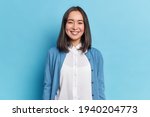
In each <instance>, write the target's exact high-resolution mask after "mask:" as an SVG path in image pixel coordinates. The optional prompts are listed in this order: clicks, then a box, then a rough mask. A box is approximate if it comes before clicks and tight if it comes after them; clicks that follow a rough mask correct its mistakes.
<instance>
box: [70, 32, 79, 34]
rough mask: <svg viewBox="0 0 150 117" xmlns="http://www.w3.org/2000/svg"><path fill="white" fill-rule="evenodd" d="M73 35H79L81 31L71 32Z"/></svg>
mask: <svg viewBox="0 0 150 117" xmlns="http://www.w3.org/2000/svg"><path fill="white" fill-rule="evenodd" d="M70 32H71V34H72V35H78V34H79V31H70Z"/></svg>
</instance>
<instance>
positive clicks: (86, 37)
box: [57, 6, 92, 52]
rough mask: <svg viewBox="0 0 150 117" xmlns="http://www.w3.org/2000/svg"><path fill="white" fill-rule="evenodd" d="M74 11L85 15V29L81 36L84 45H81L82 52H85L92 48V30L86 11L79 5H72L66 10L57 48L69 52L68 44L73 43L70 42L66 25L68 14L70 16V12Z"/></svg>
mask: <svg viewBox="0 0 150 117" xmlns="http://www.w3.org/2000/svg"><path fill="white" fill-rule="evenodd" d="M72 11H79V12H80V13H81V14H82V16H83V20H84V26H85V31H84V33H83V35H82V37H81V44H82V46H81V48H80V50H81V51H82V52H85V51H86V50H87V49H90V48H91V43H92V39H91V31H90V26H89V21H88V17H87V15H86V13H85V11H84V10H83V9H82V8H81V7H79V6H76V7H74V6H73V7H70V8H69V9H68V10H67V11H66V12H65V14H64V16H63V19H62V24H61V29H60V33H59V36H58V40H57V48H58V49H59V51H63V52H68V51H69V50H68V46H70V45H71V43H70V39H69V37H68V36H67V34H66V32H65V26H66V22H67V19H68V16H69V14H70V12H72Z"/></svg>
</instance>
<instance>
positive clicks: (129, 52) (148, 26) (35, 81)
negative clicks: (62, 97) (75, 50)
mask: <svg viewBox="0 0 150 117" xmlns="http://www.w3.org/2000/svg"><path fill="white" fill-rule="evenodd" d="M77 5H79V6H81V7H82V8H83V9H84V10H85V11H86V13H87V15H88V17H89V21H90V26H91V32H92V39H93V43H92V44H93V46H94V47H96V48H97V49H99V50H100V51H101V52H102V55H103V58H104V74H105V87H106V91H105V92H106V98H107V99H112V100H123V99H125V100H129V99H131V100H132V99H133V100H137V99H140V100H142V99H144V100H146V99H150V93H149V91H150V54H149V53H150V14H149V12H150V1H149V0H54V1H52V0H0V99H41V97H42V91H43V86H42V84H43V78H44V68H45V62H46V57H47V52H48V49H49V48H50V47H52V46H55V43H56V40H57V37H58V33H59V30H60V25H61V20H62V16H63V14H64V12H65V11H66V10H67V9H68V8H69V7H71V6H77Z"/></svg>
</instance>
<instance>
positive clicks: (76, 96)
mask: <svg viewBox="0 0 150 117" xmlns="http://www.w3.org/2000/svg"><path fill="white" fill-rule="evenodd" d="M73 99H74V100H77V99H78V95H77V53H76V52H75V53H73Z"/></svg>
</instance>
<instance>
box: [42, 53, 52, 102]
mask: <svg viewBox="0 0 150 117" xmlns="http://www.w3.org/2000/svg"><path fill="white" fill-rule="evenodd" d="M50 56H51V55H50V52H49V53H48V57H47V62H46V68H45V75H44V83H43V85H44V88H43V100H49V99H50V97H51V86H52V85H51V83H52V77H51V72H50V66H51V65H50V61H51V60H50V59H51V57H50Z"/></svg>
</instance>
